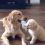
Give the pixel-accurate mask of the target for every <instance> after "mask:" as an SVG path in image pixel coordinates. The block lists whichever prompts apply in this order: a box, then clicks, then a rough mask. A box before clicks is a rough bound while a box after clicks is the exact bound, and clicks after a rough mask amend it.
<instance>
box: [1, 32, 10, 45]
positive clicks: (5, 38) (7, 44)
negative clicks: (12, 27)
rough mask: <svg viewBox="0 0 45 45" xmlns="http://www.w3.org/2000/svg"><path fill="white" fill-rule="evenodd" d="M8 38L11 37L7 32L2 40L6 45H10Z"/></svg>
mask: <svg viewBox="0 0 45 45" xmlns="http://www.w3.org/2000/svg"><path fill="white" fill-rule="evenodd" d="M8 36H9V33H7V32H6V31H5V32H4V33H3V35H2V36H1V39H2V41H3V42H4V44H5V45H10V43H9V40H8V39H7V38H8Z"/></svg>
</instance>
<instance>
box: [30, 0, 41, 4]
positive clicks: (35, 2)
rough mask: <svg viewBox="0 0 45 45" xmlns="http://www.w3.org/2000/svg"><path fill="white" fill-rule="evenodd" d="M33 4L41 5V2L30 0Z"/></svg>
mask: <svg viewBox="0 0 45 45" xmlns="http://www.w3.org/2000/svg"><path fill="white" fill-rule="evenodd" d="M30 3H31V4H40V0H30Z"/></svg>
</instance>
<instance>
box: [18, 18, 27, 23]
mask: <svg viewBox="0 0 45 45" xmlns="http://www.w3.org/2000/svg"><path fill="white" fill-rule="evenodd" d="M21 21H27V18H24V19H20V20H19V19H18V22H19V23H21Z"/></svg>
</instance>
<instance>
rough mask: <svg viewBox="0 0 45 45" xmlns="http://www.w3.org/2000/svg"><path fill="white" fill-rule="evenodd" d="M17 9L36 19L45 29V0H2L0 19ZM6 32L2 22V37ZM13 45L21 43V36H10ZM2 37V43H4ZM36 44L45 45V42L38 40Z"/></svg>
mask: <svg viewBox="0 0 45 45" xmlns="http://www.w3.org/2000/svg"><path fill="white" fill-rule="evenodd" d="M14 9H17V10H20V11H22V12H23V14H24V15H25V16H27V18H30V19H32V18H33V19H35V20H36V21H37V22H38V23H39V24H40V25H41V26H42V27H43V28H44V29H45V0H0V19H1V18H3V17H5V16H7V15H8V14H9V13H10V12H11V11H12V10H14ZM3 32H4V27H3V24H2V22H0V37H1V35H2V34H3ZM10 39H11V40H10V43H11V45H21V38H20V37H19V36H18V35H17V36H16V39H12V38H10ZM2 44H3V43H2V40H1V39H0V45H2ZM34 45H45V42H41V41H37V43H35V44H34Z"/></svg>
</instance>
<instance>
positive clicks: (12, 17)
mask: <svg viewBox="0 0 45 45" xmlns="http://www.w3.org/2000/svg"><path fill="white" fill-rule="evenodd" d="M23 19H24V20H26V17H25V16H24V15H23V14H22V12H21V11H19V10H13V11H11V12H10V13H9V15H8V16H6V17H4V18H3V19H2V20H0V21H2V22H3V26H4V28H5V31H4V33H3V34H2V36H1V39H2V40H3V42H4V43H5V44H6V45H10V43H9V40H8V37H9V36H12V37H13V38H14V37H15V35H17V34H18V35H19V36H20V37H21V38H22V37H23V36H24V33H23V32H22V31H21V28H20V23H19V22H18V21H20V20H23ZM22 45H23V39H22Z"/></svg>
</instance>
